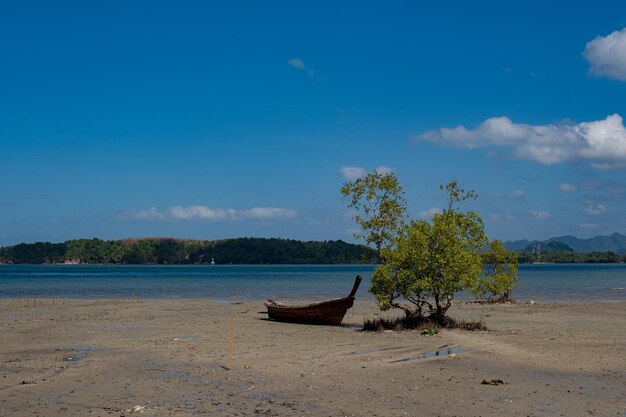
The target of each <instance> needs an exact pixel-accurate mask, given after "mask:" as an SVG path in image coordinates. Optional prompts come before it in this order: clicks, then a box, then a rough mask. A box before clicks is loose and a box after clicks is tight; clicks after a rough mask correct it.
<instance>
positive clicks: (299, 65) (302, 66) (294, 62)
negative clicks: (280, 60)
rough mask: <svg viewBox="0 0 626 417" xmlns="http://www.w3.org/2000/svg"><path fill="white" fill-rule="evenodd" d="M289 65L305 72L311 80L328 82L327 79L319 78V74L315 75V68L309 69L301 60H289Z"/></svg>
mask: <svg viewBox="0 0 626 417" xmlns="http://www.w3.org/2000/svg"><path fill="white" fill-rule="evenodd" d="M287 63H288V64H289V65H291V66H292V67H294V68H296V69H299V70H301V71H304V72H305V73H306V74H307V75H308V76H309V77H311V78H315V79H316V80H318V81H326V78H325V77H319V76H317V74H316V73H315V70H314V69H313V68H309V67H307V66H306V65H305V64H304V61H302V60H301V59H300V58H291V59H288V60H287Z"/></svg>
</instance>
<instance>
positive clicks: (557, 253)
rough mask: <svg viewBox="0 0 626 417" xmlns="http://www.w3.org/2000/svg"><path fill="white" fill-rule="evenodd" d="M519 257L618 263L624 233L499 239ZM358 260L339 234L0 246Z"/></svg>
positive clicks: (625, 250)
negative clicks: (306, 238) (301, 238)
mask: <svg viewBox="0 0 626 417" xmlns="http://www.w3.org/2000/svg"><path fill="white" fill-rule="evenodd" d="M504 245H505V247H506V248H507V249H508V250H511V251H515V252H518V260H519V262H520V263H537V262H541V263H544V262H545V263H618V262H625V261H626V236H624V235H622V234H619V233H613V234H612V235H609V236H596V237H593V238H589V239H579V238H576V237H574V236H561V237H553V238H550V239H546V240H542V241H538V240H535V241H529V240H518V241H509V242H504ZM212 261H214V262H215V263H216V264H253V265H258V264H363V263H377V261H378V259H377V257H376V251H374V250H373V249H371V248H369V247H367V246H365V245H359V244H353V243H347V242H344V241H342V240H328V241H322V242H319V241H299V240H292V239H277V238H269V239H267V238H234V239H223V240H212V241H210V240H193V239H175V238H136V239H124V240H102V239H95V238H94V239H75V240H68V241H66V242H63V243H50V242H36V243H20V244H18V245H14V246H6V247H1V248H0V263H4V264H117V265H120V264H128V265H139V264H164V265H168V264H175V265H193V264H211V262H212Z"/></svg>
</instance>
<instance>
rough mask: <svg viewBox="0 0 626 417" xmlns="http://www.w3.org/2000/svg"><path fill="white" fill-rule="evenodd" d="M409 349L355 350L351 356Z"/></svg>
mask: <svg viewBox="0 0 626 417" xmlns="http://www.w3.org/2000/svg"><path fill="white" fill-rule="evenodd" d="M443 347H447V346H443ZM407 348H410V346H397V347H389V348H383V349H377V348H367V349H362V350H355V351H354V352H350V355H367V354H368V353H375V352H387V351H390V350H400V349H407ZM439 349H441V348H439Z"/></svg>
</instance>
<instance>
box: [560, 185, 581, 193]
mask: <svg viewBox="0 0 626 417" xmlns="http://www.w3.org/2000/svg"><path fill="white" fill-rule="evenodd" d="M559 190H560V191H563V192H564V193H575V192H576V191H578V187H576V186H575V185H574V184H570V183H568V182H564V183H563V184H561V185H559Z"/></svg>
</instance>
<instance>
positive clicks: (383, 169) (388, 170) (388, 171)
mask: <svg viewBox="0 0 626 417" xmlns="http://www.w3.org/2000/svg"><path fill="white" fill-rule="evenodd" d="M376 172H378V173H379V174H391V173H392V172H393V169H391V168H389V167H386V166H379V167H378V168H376Z"/></svg>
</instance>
